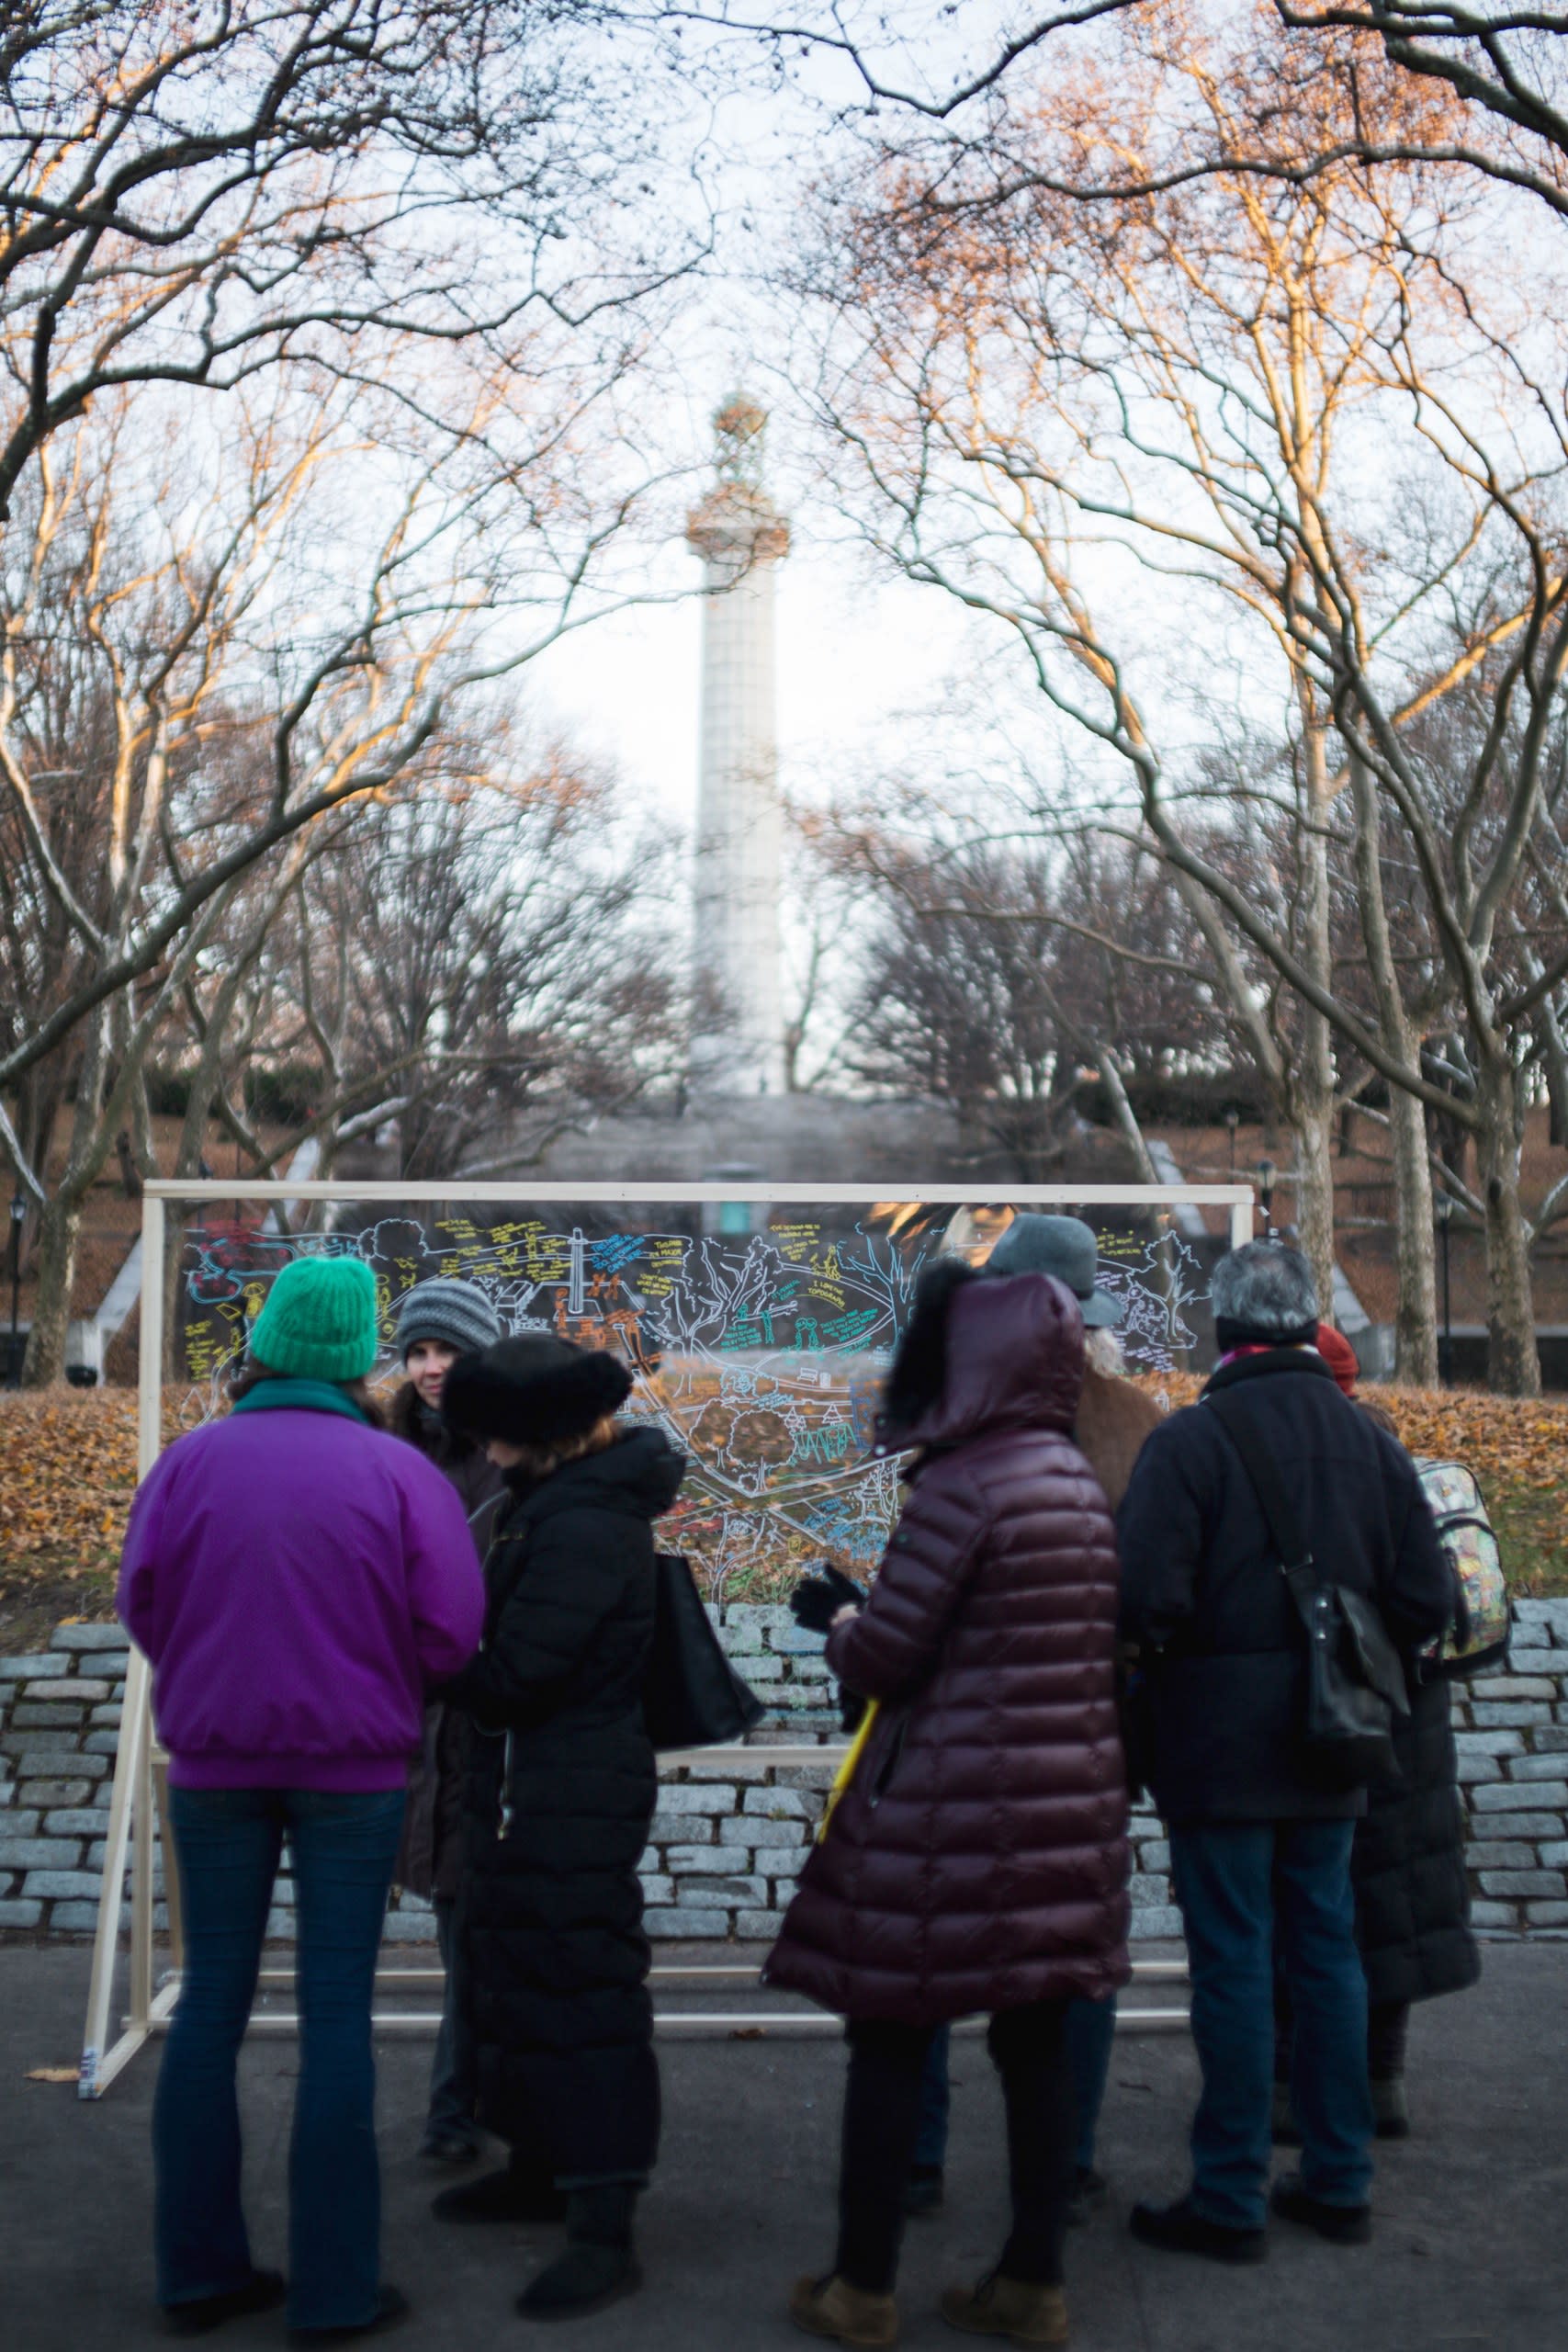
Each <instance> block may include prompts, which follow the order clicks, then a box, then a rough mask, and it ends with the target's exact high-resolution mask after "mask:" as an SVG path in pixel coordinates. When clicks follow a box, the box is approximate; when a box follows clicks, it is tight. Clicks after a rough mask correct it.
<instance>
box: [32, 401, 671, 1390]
mask: <svg viewBox="0 0 1568 2352" xmlns="http://www.w3.org/2000/svg"><path fill="white" fill-rule="evenodd" d="M479 356H480V359H481V360H482V359H483V355H482V354H481V355H479ZM539 382H540V385H541V386H542V388H543V389H544V390H547V393H548V399H549V402H550V403H552V405H549V406H547V405H545V403H544V401H543V399H542V398H541V401H540V405H539V407H538V408H537V409H531V407H530V401H529V397H528V391H527V388H526V386H525V382H524V381H523V380H522V379H520V378H519V377H518V376H517V375H516V374H515V373H512V372H509V373H508V375H507V377H506V379H505V380H504V382H503V383H502V384H500V385H498V384H496V383H495V382H494V381H493V380H492V379H491V375H490V373H489V372H488V369H487V368H486V367H484V366H482V365H480V366H478V367H475V368H458V367H457V364H456V362H454V364H453V366H452V367H451V368H449V369H448V371H447V375H446V389H447V395H448V397H447V400H446V403H445V410H446V414H445V421H444V423H443V424H441V426H440V429H439V430H438V429H437V427H436V424H434V423H433V424H432V425H431V426H430V427H429V428H428V429H427V430H426V431H425V433H424V434H423V435H422V436H421V438H422V441H423V447H407V446H405V445H404V443H403V442H402V441H401V440H400V437H399V435H398V434H397V433H396V432H395V431H394V430H392V429H390V427H391V426H392V425H395V424H396V421H397V419H398V418H399V417H400V416H401V415H402V414H403V413H404V412H403V410H402V408H401V406H400V403H396V402H394V403H393V404H392V405H391V407H390V409H389V407H388V405H387V404H386V403H385V402H384V401H383V400H382V397H381V394H380V390H379V388H378V386H376V385H374V384H370V385H355V384H350V383H347V382H344V381H341V380H339V381H336V382H333V380H331V379H328V381H327V382H326V383H325V384H323V385H321V386H319V387H318V388H317V391H316V396H315V398H314V399H313V400H311V401H304V400H302V399H299V398H297V397H296V396H295V393H294V391H293V390H292V389H291V387H290V386H289V384H288V381H287V379H284V378H281V377H276V376H274V377H273V378H271V379H262V380H261V381H259V382H258V384H257V386H255V387H254V388H253V389H252V390H251V391H250V392H249V393H248V394H246V395H241V394H239V393H235V394H232V395H231V401H230V407H229V411H228V413H227V416H226V427H227V430H226V433H225V436H224V439H223V442H222V444H221V445H218V444H216V443H214V442H211V441H209V440H206V439H205V438H204V437H203V436H202V435H200V434H199V433H193V432H192V431H191V429H190V424H189V419H188V414H187V413H186V412H184V411H183V410H182V409H181V408H180V407H179V406H178V405H177V404H176V405H175V406H173V407H170V408H166V409H165V410H164V413H163V415H162V417H161V418H160V417H159V416H158V413H157V412H156V410H154V411H153V413H152V414H149V407H150V403H152V401H153V400H154V399H155V398H156V397H157V396H156V395H153V394H151V393H148V392H147V391H145V390H143V391H141V392H138V393H137V394H135V395H133V396H132V395H124V396H121V399H120V401H119V402H118V404H115V403H109V402H108V401H107V398H106V400H105V401H100V403H99V404H98V407H97V409H96V412H95V413H94V414H93V415H92V416H91V417H89V418H88V419H86V420H85V421H84V422H83V423H81V424H78V425H77V426H75V427H73V428H72V429H71V430H70V431H69V432H68V433H63V434H60V435H56V436H55V438H54V440H53V441H52V442H51V444H50V445H49V446H48V447H46V448H45V449H43V450H42V451H40V452H39V460H38V464H37V466H36V468H35V469H34V470H33V472H32V474H31V475H30V476H29V478H28V484H27V485H26V488H25V492H24V494H23V497H22V499H21V500H20V501H19V502H18V503H17V507H16V510H15V515H14V519H13V523H12V525H11V528H10V532H9V535H8V537H7V541H6V565H5V570H4V574H3V577H0V606H3V608H0V625H3V630H4V635H3V641H0V797H4V799H5V800H6V805H7V809H8V812H9V821H10V822H11V823H12V824H13V826H14V828H15V831H16V837H17V841H18V842H19V844H20V846H21V848H22V850H23V852H24V860H23V868H22V882H23V887H24V888H25V896H26V905H27V909H28V913H29V915H30V916H31V918H32V919H33V921H34V922H35V923H36V924H37V925H38V930H37V933H36V936H35V937H34V939H33V940H32V941H31V942H30V943H28V942H24V943H23V944H21V945H20V946H19V948H18V950H17V953H18V954H19V955H20V956H21V957H22V959H23V961H24V962H26V963H28V964H29V966H30V967H32V968H35V969H36V970H37V972H38V974H39V977H40V978H41V980H42V982H43V985H42V987H41V988H40V989H38V991H37V992H36V993H34V994H33V995H31V996H30V997H29V998H27V999H24V1000H23V1001H22V1002H21V1003H20V1005H19V1006H18V1008H17V1012H16V1013H15V1015H14V1017H13V1020H12V1022H11V1023H10V1034H9V1035H8V1036H7V1038H6V1046H5V1050H4V1053H3V1054H0V1136H4V1139H5V1142H6V1148H7V1149H8V1151H9V1152H10V1155H11V1157H12V1159H13V1160H14V1161H15V1163H16V1165H17V1169H18V1171H19V1172H20V1174H21V1176H22V1180H23V1182H24V1183H25V1184H26V1185H27V1186H28V1189H29V1191H30V1192H31V1193H32V1195H33V1197H34V1199H35V1201H37V1202H38V1204H39V1210H40V1229H39V1284H40V1294H39V1314H38V1317H37V1318H36V1320H35V1324H34V1330H33V1336H32V1340H31V1342H30V1352H29V1358H28V1372H27V1377H28V1379H29V1380H43V1379H46V1378H48V1377H51V1376H54V1375H55V1374H57V1372H58V1368H59V1364H60V1363H61V1361H62V1347H63V1334H64V1321H65V1314H66V1308H67V1302H68V1299H69V1295H70V1288H71V1271H72V1267H73V1261H74V1252H75V1236H76V1232H77V1230H78V1227H79V1222H80V1210H81V1202H82V1199H83V1197H84V1196H85V1190H86V1188H87V1187H88V1186H89V1185H90V1184H91V1182H93V1181H94V1179H95V1177H96V1173H97V1170H98V1169H99V1168H100V1167H101V1166H102V1164H103V1161H104V1159H105V1157H106V1155H107V1153H109V1152H111V1151H112V1150H113V1149H114V1148H115V1147H116V1141H117V1138H118V1134H119V1132H120V1130H121V1128H122V1126H124V1125H126V1123H127V1119H128V1117H129V1118H130V1120H131V1123H132V1125H133V1127H134V1128H137V1129H139V1130H141V1131H142V1132H143V1134H144V1130H145V1120H144V1116H143V1115H142V1114H141V1112H140V1110H139V1104H140V1102H141V1095H140V1089H141V1065H142V1063H143V1061H144V1059H145V1056H146V1053H147V1051H148V1049H149V1047H150V1046H151V1045H152V1041H153V1040H154V1039H155V1038H156V1037H157V1035H159V1034H160V1033H161V1031H162V1029H163V1028H164V1025H165V1024H166V1023H167V1020H168V1018H169V1017H170V1014H171V1012H172V1010H173V1009H174V1007H175V1006H176V1005H177V1004H178V1003H179V1002H180V1001H182V1000H183V995H184V991H185V989H186V986H187V983H188V982H189V980H190V978H191V977H192V975H193V973H194V972H195V971H196V970H197V967H198V965H199V962H200V959H201V958H202V957H203V956H204V955H209V954H210V953H213V952H216V946H217V943H218V942H219V940H220V938H222V937H223V936H225V935H226V934H225V929H224V927H225V926H226V925H228V924H230V923H231V922H235V923H243V922H244V921H245V920H247V919H248V916H247V915H246V914H245V913H244V912H243V910H241V909H240V908H239V906H238V905H237V903H236V899H237V894H238V893H239V892H240V890H241V886H242V885H243V882H244V881H245V879H246V877H248V876H251V875H252V874H253V873H256V872H259V871H260V870H261V869H263V868H266V869H267V872H266V874H265V876H264V878H263V881H262V889H261V899H260V900H258V901H255V902H254V904H259V905H265V903H266V901H267V899H268V894H269V893H270V894H271V896H272V899H273V901H274V903H277V904H281V903H283V901H284V900H285V899H286V898H287V884H288V859H289V857H290V855H291V854H292V850H291V845H293V846H294V848H299V854H301V855H304V856H307V857H308V855H309V854H310V853H309V850H308V849H305V848H300V845H301V844H302V843H304V842H307V840H308V837H309V836H310V833H311V831H312V829H314V828H316V827H318V826H320V825H321V824H323V823H330V822H331V820H333V818H334V817H335V816H336V814H337V813H338V812H340V811H342V810H344V809H346V808H348V807H349V806H351V805H352V804H354V803H355V802H356V801H361V800H365V799H367V798H368V797H373V796H383V795H386V794H388V793H389V792H391V791H393V790H394V789H399V790H406V789H408V788H409V787H411V786H414V785H417V784H418V783H419V782H420V781H421V780H422V778H423V779H426V780H434V779H435V778H437V777H439V776H443V775H446V774H448V773H449V756H450V753H451V748H452V744H453V742H454V741H455V740H456V738H455V732H454V730H455V729H456V727H457V716H456V715H457V713H458V712H459V711H460V710H461V709H462V708H464V707H465V706H466V705H467V703H468V699H469V698H470V697H471V696H474V695H480V696H482V695H483V694H484V693H486V692H487V691H488V682H490V681H492V680H494V679H496V678H499V677H502V676H504V675H509V674H511V673H514V672H515V671H517V670H518V669H519V668H520V667H521V666H523V665H524V664H525V662H527V661H528V660H530V659H531V658H532V657H533V655H534V654H535V653H536V652H537V650H539V649H540V648H541V646H543V645H545V644H547V643H549V642H551V641H553V640H554V639H556V638H558V636H559V635H560V634H561V632H562V631H563V630H564V629H567V628H573V627H576V626H580V625H581V622H582V621H584V620H586V619H587V618H589V617H591V616H592V614H593V613H594V612H595V611H598V610H601V609H603V608H604V605H605V604H606V603H607V602H613V601H615V598H617V597H618V596H619V594H621V593H622V589H621V586H620V585H619V583H618V582H615V581H614V580H612V579H611V578H610V577H609V576H608V574H607V571H606V567H607V566H608V565H610V564H611V563H612V561H613V559H614V554H615V548H616V547H617V545H618V543H619V538H620V536H621V534H622V533H623V532H624V530H625V528H626V525H627V522H628V519H629V517H631V516H632V515H633V514H634V513H635V511H636V504H637V493H638V491H639V489H640V487H641V486H642V485H641V482H639V481H638V479H637V476H636V474H635V473H633V472H632V471H631V470H630V465H631V462H632V461H631V459H630V450H629V445H628V444H626V443H624V442H623V443H622V444H621V445H620V454H621V458H622V459H623V461H625V462H626V465H627V472H626V478H625V479H624V480H623V481H622V482H621V484H620V486H619V487H618V488H617V487H616V485H615V482H614V481H611V482H609V483H608V484H607V483H606V481H605V480H604V475H603V472H602V471H601V470H600V469H598V468H596V465H595V462H594V460H593V458H592V454H591V453H590V452H588V451H587V450H586V449H585V448H584V447H583V446H582V437H581V436H582V431H583V418H584V416H586V415H587V414H588V413H591V411H592V400H593V394H594V391H595V389H596V387H595V385H594V383H593V380H592V377H590V378H589V379H588V380H586V381H584V380H583V379H581V378H580V377H578V376H577V375H576V374H575V372H574V371H573V370H572V369H570V368H569V367H568V366H567V365H566V364H565V363H564V361H563V363H562V364H561V366H560V367H559V368H558V373H557V375H556V377H555V378H554V379H552V378H551V377H550V374H549V371H548V370H547V369H544V368H541V369H540V370H539ZM434 389H435V388H434V383H433V382H432V383H431V384H430V390H432V391H433V392H434ZM574 405H575V407H576V409H577V411H578V413H577V415H576V416H575V417H574V416H573V414H572V408H573V406H574ZM563 410H564V413H563ZM389 421H390V422H389ZM646 479H647V477H646V476H644V477H643V481H646ZM65 677H71V678H73V679H74V680H75V682H76V684H75V689H74V690H75V692H76V695H77V701H78V704H79V705H80V707H81V708H82V709H83V711H84V712H85V713H89V714H96V717H94V718H93V721H92V724H93V727H94V728H96V734H91V729H89V733H90V734H91V740H92V743H93V744H94V745H96V752H95V753H94V756H95V757H96V759H97V761H98V762H99V763H100V764H99V766H98V767H97V768H96V769H94V770H93V771H92V773H91V774H90V775H85V776H84V775H83V774H81V773H80V771H81V770H83V769H84V767H90V766H91V762H90V761H89V760H85V759H84V758H83V757H82V756H78V757H76V758H74V759H68V760H62V759H61V758H60V757H59V756H58V755H57V753H56V752H51V751H49V750H48V748H47V746H48V743H49V741H50V740H51V736H50V729H49V727H48V726H47V725H46V723H45V719H46V713H47V704H48V699H49V695H50V692H51V682H52V681H54V680H56V679H60V678H65ZM56 731H58V730H56ZM67 853H68V854H69V858H70V860H71V861H73V864H74V865H75V867H76V868H77V872H76V874H75V876H74V878H73V874H72V872H70V871H68V870H67V864H66V863H64V862H62V860H63V859H64V858H65V857H66V855H67ZM280 860H281V861H282V864H281V865H279V864H278V863H277V861H280ZM20 904H21V901H20V899H17V906H18V909H19V907H20ZM51 939H53V940H54V941H55V943H56V945H57V946H59V947H62V948H63V952H62V953H57V952H55V948H54V947H51V945H50V944H49V942H50V941H51ZM62 1048H63V1049H65V1050H66V1053H67V1058H68V1060H69V1059H70V1057H72V1056H74V1057H76V1061H75V1065H74V1067H75V1069H76V1078H75V1082H74V1087H73V1093H74V1108H73V1134H72V1141H71V1145H70V1148H69V1150H68V1153H67V1156H66V1169H65V1172H64V1174H63V1175H62V1177H61V1179H60V1180H59V1181H58V1182H56V1183H55V1184H54V1185H53V1186H52V1187H51V1186H50V1185H49V1184H48V1183H47V1182H46V1170H45V1169H44V1168H43V1167H42V1166H39V1165H35V1164H34V1162H33V1161H32V1160H31V1159H29V1157H28V1153H27V1151H26V1150H25V1149H24V1148H23V1145H22V1139H21V1136H20V1135H19V1134H18V1133H17V1129H16V1126H15V1124H14V1119H13V1117H12V1115H11V1114H10V1112H9V1109H8V1103H7V1098H8V1097H9V1098H10V1099H11V1100H14V1101H17V1102H19V1101H20V1099H21V1098H20V1097H19V1096H18V1095H17V1093H16V1090H17V1088H18V1087H19V1086H20V1085H21V1083H22V1082H23V1081H24V1080H27V1078H28V1072H29V1071H31V1070H32V1069H34V1068H35V1066H40V1065H45V1064H48V1063H49V1062H50V1061H51V1057H53V1056H55V1055H57V1054H58V1053H59V1052H60V1051H61V1049H62ZM37 1091H38V1090H37V1089H36V1088H35V1093H36V1092H37ZM56 1091H57V1092H58V1089H57V1090H56Z"/></svg>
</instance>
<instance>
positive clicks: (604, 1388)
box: [441, 1331, 632, 1445]
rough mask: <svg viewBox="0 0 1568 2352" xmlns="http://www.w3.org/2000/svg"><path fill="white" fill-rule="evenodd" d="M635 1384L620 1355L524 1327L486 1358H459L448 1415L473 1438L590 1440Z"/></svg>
mask: <svg viewBox="0 0 1568 2352" xmlns="http://www.w3.org/2000/svg"><path fill="white" fill-rule="evenodd" d="M631 1385H632V1376H631V1374H630V1373H629V1372H628V1371H627V1370H626V1365H625V1364H624V1363H622V1362H621V1359H620V1357H619V1356H613V1355H611V1354H610V1353H609V1352H608V1351H607V1350H605V1349H604V1348H580V1347H577V1346H575V1345H574V1344H573V1342H572V1341H571V1340H558V1339H557V1338H556V1337H555V1335H554V1334H553V1333H552V1332H549V1331H520V1332H519V1333H518V1334H517V1335H516V1337H515V1338H514V1339H511V1340H498V1341H497V1343H496V1345H495V1346H494V1347H493V1348H486V1349H485V1350H484V1351H482V1353H480V1354H479V1355H471V1356H459V1357H458V1359H457V1363H455V1364H454V1365H453V1366H452V1369H451V1371H450V1372H449V1373H448V1374H446V1382H445V1385H443V1387H442V1391H441V1418H442V1419H443V1420H444V1421H446V1423H447V1424H448V1426H449V1427H450V1428H452V1429H455V1430H463V1431H464V1432H465V1433H466V1434H467V1435H468V1436H470V1437H479V1438H484V1437H499V1438H503V1439H504V1440H505V1441H506V1442H508V1443H509V1444H511V1445H557V1444H558V1443H559V1442H560V1441H561V1440H562V1439H563V1438H572V1437H586V1435H587V1434H588V1431H589V1430H591V1429H592V1427H593V1425H594V1423H595V1422H596V1421H602V1420H603V1419H604V1417H605V1415H606V1414H607V1413H614V1412H615V1411H616V1410H617V1408H619V1407H620V1406H622V1405H624V1404H625V1402H626V1397H627V1396H628V1395H629V1394H630V1392H631Z"/></svg>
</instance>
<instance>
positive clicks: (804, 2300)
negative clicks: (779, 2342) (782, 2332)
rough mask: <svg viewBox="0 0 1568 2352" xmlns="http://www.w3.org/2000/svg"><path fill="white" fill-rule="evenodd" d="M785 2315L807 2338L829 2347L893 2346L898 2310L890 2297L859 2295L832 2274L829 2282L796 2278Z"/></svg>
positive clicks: (855, 2289) (895, 2336)
mask: <svg viewBox="0 0 1568 2352" xmlns="http://www.w3.org/2000/svg"><path fill="white" fill-rule="evenodd" d="M789 2315H790V2317H791V2319H792V2320H794V2322H795V2325H796V2327H803V2328H804V2329H805V2330H806V2333H807V2335H825V2336H826V2337H827V2338H828V2339H829V2342H830V2343H833V2344H897V2341H898V2306H897V2303H896V2302H895V2301H894V2300H893V2298H892V2296H891V2295H867V2294H863V2293H862V2291H861V2290H860V2289H859V2288H858V2287H852V2286H851V2285H850V2282H849V2280H848V2279H847V2278H839V2277H838V2275H837V2274H836V2273H835V2274H834V2275H833V2276H832V2277H831V2278H797V2279H796V2280H795V2292H794V2294H793V2295H792V2296H791V2297H790V2299H789Z"/></svg>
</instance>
